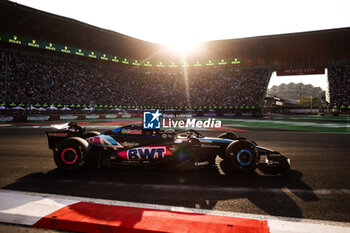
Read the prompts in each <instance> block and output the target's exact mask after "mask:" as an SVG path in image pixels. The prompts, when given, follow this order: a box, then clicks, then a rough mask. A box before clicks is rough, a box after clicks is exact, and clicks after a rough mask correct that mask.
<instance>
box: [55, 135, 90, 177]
mask: <svg viewBox="0 0 350 233" xmlns="http://www.w3.org/2000/svg"><path fill="white" fill-rule="evenodd" d="M89 154H90V145H89V143H88V142H87V141H85V140H84V139H82V138H79V137H71V138H67V139H65V140H63V141H62V142H61V143H59V144H58V146H57V147H56V148H55V150H54V160H55V163H56V165H57V167H58V168H61V169H63V170H69V171H73V170H77V169H80V168H82V167H84V165H85V163H86V160H87V158H88V156H89Z"/></svg>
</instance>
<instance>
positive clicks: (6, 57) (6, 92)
mask: <svg viewBox="0 0 350 233" xmlns="http://www.w3.org/2000/svg"><path fill="white" fill-rule="evenodd" d="M7 76H8V74H7V56H5V102H6V101H7Z"/></svg>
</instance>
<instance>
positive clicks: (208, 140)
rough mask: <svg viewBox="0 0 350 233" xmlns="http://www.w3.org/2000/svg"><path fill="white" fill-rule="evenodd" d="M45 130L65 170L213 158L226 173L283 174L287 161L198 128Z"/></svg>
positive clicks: (197, 162)
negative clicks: (176, 129) (258, 170)
mask: <svg viewBox="0 0 350 233" xmlns="http://www.w3.org/2000/svg"><path fill="white" fill-rule="evenodd" d="M53 127H54V128H56V130H55V131H48V132H46V134H47V137H48V142H49V148H50V149H52V150H53V154H54V160H55V163H56V165H57V166H58V167H59V168H61V169H64V170H76V169H80V168H83V167H89V166H97V167H114V166H129V167H131V166H143V167H145V168H161V169H163V168H164V169H193V168H200V167H208V166H213V165H214V166H215V165H216V164H217V159H216V158H217V156H219V157H220V158H221V162H220V167H221V169H222V170H223V171H224V172H225V173H227V174H228V173H232V172H252V171H254V170H255V169H256V168H259V169H260V170H261V171H262V172H264V173H282V172H284V171H286V170H288V169H289V168H290V160H289V159H288V158H287V157H285V156H284V155H282V154H280V153H279V152H277V151H273V150H270V149H267V148H264V147H260V146H258V145H257V144H256V143H255V142H253V141H248V140H246V139H245V138H243V137H238V136H237V135H236V134H235V133H233V132H226V133H222V134H220V135H218V136H217V137H205V136H203V135H202V134H201V133H199V132H198V131H196V130H180V131H175V130H173V129H167V130H161V129H157V130H153V129H152V130H150V129H143V127H142V124H131V125H126V126H122V127H118V128H115V129H113V130H109V131H106V132H104V133H100V132H97V131H90V132H85V128H83V127H81V126H79V125H77V123H74V122H69V123H66V124H62V125H53ZM219 160H220V159H219Z"/></svg>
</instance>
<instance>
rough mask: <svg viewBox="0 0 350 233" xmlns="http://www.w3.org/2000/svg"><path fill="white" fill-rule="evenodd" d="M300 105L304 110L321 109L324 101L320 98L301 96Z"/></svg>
mask: <svg viewBox="0 0 350 233" xmlns="http://www.w3.org/2000/svg"><path fill="white" fill-rule="evenodd" d="M311 98H312V102H311ZM298 105H299V106H300V107H303V108H321V107H322V101H321V98H320V97H311V96H301V97H300V100H299V102H298Z"/></svg>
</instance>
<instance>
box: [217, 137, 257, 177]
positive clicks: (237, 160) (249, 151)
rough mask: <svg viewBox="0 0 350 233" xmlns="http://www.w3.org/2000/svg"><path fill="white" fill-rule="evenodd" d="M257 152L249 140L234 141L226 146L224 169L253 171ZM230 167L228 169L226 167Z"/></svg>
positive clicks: (227, 170)
mask: <svg viewBox="0 0 350 233" xmlns="http://www.w3.org/2000/svg"><path fill="white" fill-rule="evenodd" d="M257 161H258V152H257V150H256V147H255V145H254V144H253V143H251V142H249V141H244V140H242V141H235V142H232V143H231V144H229V145H228V146H227V148H226V152H225V158H224V164H225V170H226V172H228V173H229V170H230V171H232V172H233V171H238V172H241V173H248V172H253V171H254V170H255V169H256V167H257ZM228 168H230V169H228Z"/></svg>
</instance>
